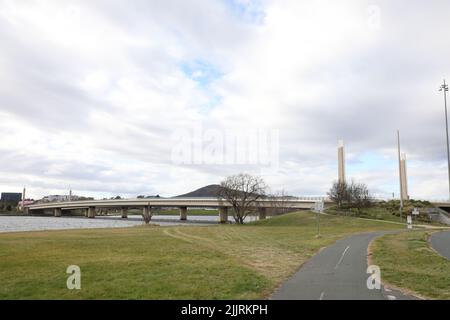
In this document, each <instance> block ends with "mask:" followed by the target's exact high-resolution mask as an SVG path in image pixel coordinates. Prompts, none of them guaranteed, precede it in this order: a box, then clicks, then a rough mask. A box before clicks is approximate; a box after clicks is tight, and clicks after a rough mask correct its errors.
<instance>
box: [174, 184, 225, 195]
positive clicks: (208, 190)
mask: <svg viewBox="0 0 450 320" xmlns="http://www.w3.org/2000/svg"><path fill="white" fill-rule="evenodd" d="M219 188H220V186H219V185H218V184H211V185H209V186H206V187H202V188H200V189H197V190H195V191H192V192H189V193H185V194H181V195H179V196H176V197H174V198H181V197H183V198H189V197H191V198H196V197H205V198H206V197H210V198H211V197H213V198H214V197H216V196H217V192H218V191H219Z"/></svg>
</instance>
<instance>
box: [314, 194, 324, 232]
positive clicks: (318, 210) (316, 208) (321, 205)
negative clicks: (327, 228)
mask: <svg viewBox="0 0 450 320" xmlns="http://www.w3.org/2000/svg"><path fill="white" fill-rule="evenodd" d="M323 209H324V202H323V201H322V200H321V201H316V202H315V203H314V209H313V210H314V212H315V213H316V221H317V236H318V237H320V218H319V215H320V214H321V213H322V212H323Z"/></svg>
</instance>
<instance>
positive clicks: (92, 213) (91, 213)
mask: <svg viewBox="0 0 450 320" xmlns="http://www.w3.org/2000/svg"><path fill="white" fill-rule="evenodd" d="M88 218H91V219H93V218H95V207H89V209H88Z"/></svg>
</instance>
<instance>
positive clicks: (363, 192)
mask: <svg viewBox="0 0 450 320" xmlns="http://www.w3.org/2000/svg"><path fill="white" fill-rule="evenodd" d="M348 190H349V191H348V193H349V195H350V201H349V205H350V207H352V208H356V209H357V210H358V214H360V213H361V210H362V209H363V208H368V207H370V206H371V205H372V203H373V200H372V197H371V196H370V193H369V189H368V188H367V185H365V184H364V183H355V182H353V181H352V182H351V184H350V185H349V186H348Z"/></svg>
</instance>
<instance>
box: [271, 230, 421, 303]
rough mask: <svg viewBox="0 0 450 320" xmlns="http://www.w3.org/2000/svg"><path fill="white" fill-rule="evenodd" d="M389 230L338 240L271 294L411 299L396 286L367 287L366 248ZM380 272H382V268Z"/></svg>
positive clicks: (301, 297) (307, 297) (293, 297)
mask: <svg viewBox="0 0 450 320" xmlns="http://www.w3.org/2000/svg"><path fill="white" fill-rule="evenodd" d="M387 233H388V232H373V233H365V234H358V235H353V236H350V237H348V238H345V239H343V240H339V241H337V242H336V243H335V244H334V245H332V246H330V247H327V248H325V249H323V250H322V251H320V252H319V253H317V254H316V255H315V256H314V257H312V258H311V259H310V260H309V261H307V262H306V263H305V264H304V265H303V266H302V267H301V269H300V270H299V271H298V272H297V273H296V274H294V276H293V277H292V278H291V279H289V280H288V281H287V282H286V283H284V284H283V285H282V287H281V288H280V289H279V290H278V291H277V292H276V293H275V294H274V295H273V296H272V299H274V300H386V299H387V300H409V299H413V298H412V297H408V296H405V295H403V294H402V293H400V292H398V291H394V290H390V289H387V288H384V287H383V286H382V287H381V289H373V290H369V289H368V288H367V279H368V278H369V276H370V275H369V274H368V273H366V271H367V248H368V246H369V244H370V242H371V241H372V240H373V239H374V238H376V237H378V236H381V235H384V234H387ZM381 276H383V272H382V270H381Z"/></svg>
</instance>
